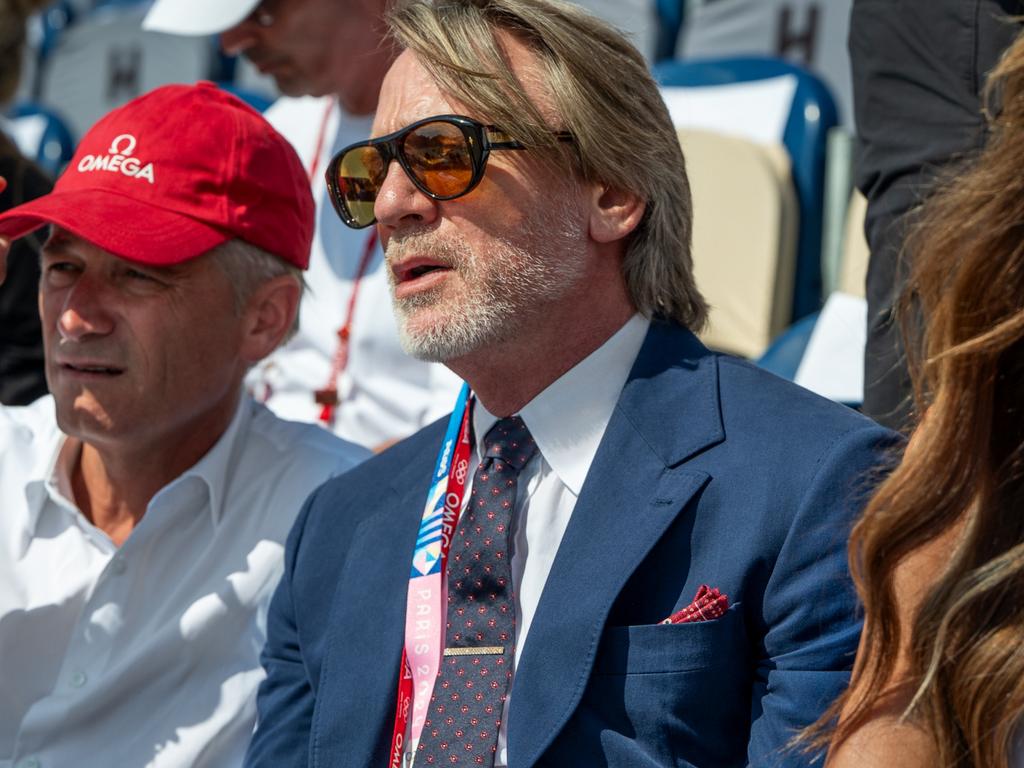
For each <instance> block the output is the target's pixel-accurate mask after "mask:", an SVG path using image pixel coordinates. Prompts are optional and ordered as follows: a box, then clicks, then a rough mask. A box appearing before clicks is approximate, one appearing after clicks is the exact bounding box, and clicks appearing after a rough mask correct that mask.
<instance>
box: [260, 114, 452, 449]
mask: <svg viewBox="0 0 1024 768" xmlns="http://www.w3.org/2000/svg"><path fill="white" fill-rule="evenodd" d="M325 116H328V119H327V122H326V124H325V123H324V117H325ZM266 117H267V119H268V120H269V121H270V123H271V124H272V125H273V126H274V127H275V128H277V130H278V131H280V132H281V134H282V135H284V137H285V138H287V139H288V141H290V142H291V144H292V146H293V147H295V150H296V152H297V153H298V154H299V157H300V158H301V159H302V163H303V165H304V166H305V167H306V169H307V170H309V169H310V168H311V167H312V166H313V164H314V154H315V153H316V150H317V145H318V139H319V138H321V132H322V137H323V141H322V142H319V145H320V152H319V154H318V155H317V156H316V169H315V173H314V174H313V179H312V184H313V197H314V198H315V200H316V236H315V237H314V239H313V250H312V253H311V256H310V263H309V272H308V273H307V275H306V282H307V283H308V285H309V290H308V291H307V293H306V295H305V296H304V297H303V299H302V304H301V307H300V309H299V332H298V334H296V336H295V337H294V338H293V339H291V341H289V342H288V343H287V344H286V345H285V346H284V347H282V348H281V349H279V350H277V352H275V353H274V354H273V355H271V356H270V357H268V358H267V359H266V360H265V361H264V362H263V363H261V364H260V365H259V366H257V367H256V368H255V369H254V370H253V372H252V374H250V377H249V380H248V383H249V386H250V388H251V389H252V390H253V392H254V393H255V394H256V397H257V398H258V399H260V400H263V401H265V402H266V404H267V405H268V406H269V407H270V408H271V410H273V411H274V412H275V413H277V414H278V415H279V416H282V417H284V418H286V419H295V420H297V421H308V422H313V421H316V420H317V418H318V416H319V414H320V410H321V406H320V405H317V404H316V402H315V401H314V395H313V393H314V391H315V390H317V389H320V388H322V387H324V386H325V385H327V384H328V380H329V378H330V374H331V362H332V360H333V358H334V355H335V352H336V350H337V347H338V337H337V332H338V329H339V328H341V326H342V324H343V323H344V322H345V317H346V315H347V313H348V305H349V299H350V297H351V296H352V291H353V286H354V285H355V277H356V274H357V272H358V267H359V262H360V259H361V258H362V255H363V250H364V248H365V245H366V241H367V238H368V237H369V236H370V233H371V232H372V231H373V229H372V228H367V229H352V228H350V227H347V226H346V225H345V224H343V223H342V221H341V219H339V218H338V215H337V213H335V211H334V207H333V205H332V204H331V201H330V199H329V198H328V196H327V185H326V183H325V181H324V171H325V170H326V168H327V165H328V163H329V162H330V160H331V157H333V156H334V154H335V153H336V152H337V151H338V150H340V149H342V148H343V147H345V146H347V145H349V144H352V143H354V142H357V141H363V140H365V139H367V138H369V136H370V130H371V127H372V122H373V118H372V117H353V116H351V115H347V114H344V113H343V112H342V110H341V108H340V107H339V106H337V104H336V102H334V100H333V99H331V98H330V97H322V98H313V97H303V98H297V99H293V98H281V99H278V100H277V101H276V102H275V103H274V105H273V106H272V107H271V108H270V109H269V110H267V113H266ZM336 386H337V389H338V395H339V398H340V400H341V403H340V405H339V406H338V407H337V409H336V413H335V420H334V424H333V430H334V432H335V434H337V435H339V436H341V437H343V438H345V439H346V440H351V441H353V442H355V443H359V444H360V445H365V446H367V447H371V448H372V447H373V446H375V445H378V444H380V443H383V442H385V441H388V440H394V439H397V438H403V437H406V436H408V435H410V434H412V433H413V432H415V431H416V430H418V429H419V428H420V427H423V426H426V425H427V424H429V423H430V422H432V421H434V420H435V419H437V418H439V417H441V416H443V415H445V414H446V413H448V412H449V411H451V409H452V406H453V405H454V403H455V398H456V397H457V395H458V392H459V387H460V386H461V381H460V380H459V379H458V377H457V376H456V375H455V374H453V373H452V372H451V371H449V370H448V369H447V368H445V367H444V366H443V365H439V364H437V363H425V362H422V361H420V360H416V359H415V358H412V357H409V356H408V355H406V354H405V353H404V352H403V351H402V348H401V347H400V346H399V342H398V329H397V326H396V322H395V316H394V313H393V311H392V309H391V292H390V289H389V287H388V281H387V275H386V272H385V268H384V261H383V254H382V252H381V249H380V247H379V246H378V247H377V248H376V249H375V252H374V255H373V257H372V259H371V260H370V264H369V268H368V270H367V272H366V274H365V275H364V276H363V278H362V280H360V281H359V288H358V293H357V297H356V306H355V314H354V316H353V321H352V336H351V341H350V347H349V358H348V364H347V366H346V368H345V371H344V373H343V374H342V375H341V376H340V377H339V380H338V382H337V384H336ZM268 394H269V397H267V395H268Z"/></svg>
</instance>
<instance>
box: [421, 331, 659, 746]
mask: <svg viewBox="0 0 1024 768" xmlns="http://www.w3.org/2000/svg"><path fill="white" fill-rule="evenodd" d="M649 325H650V323H649V321H648V320H647V319H646V318H644V317H642V316H640V315H634V316H633V317H632V318H631V319H630V320H629V321H628V322H627V323H626V324H625V325H624V326H622V328H620V329H619V330H618V331H617V332H616V333H615V334H614V335H613V336H612V337H611V338H610V339H608V341H606V342H605V343H604V344H603V345H601V346H600V347H598V348H597V349H596V350H595V351H594V352H592V353H591V354H590V355H589V356H587V357H586V358H584V359H583V360H582V361H580V362H579V363H577V364H576V366H574V367H573V368H572V369H570V370H569V371H568V372H566V373H565V374H563V375H562V376H561V377H560V378H559V379H557V380H556V381H555V382H553V383H552V384H551V385H550V386H548V388H547V389H545V390H544V391H543V392H541V393H540V394H539V395H537V396H536V397H535V398H533V400H531V401H530V402H529V403H527V404H526V405H525V406H523V408H522V410H521V411H519V416H520V417H522V419H523V422H524V423H525V424H526V427H527V429H529V430H530V434H531V435H533V439H534V441H535V442H536V443H537V453H536V454H534V456H533V458H532V459H530V461H529V462H527V464H526V466H525V467H523V469H522V471H521V472H520V473H519V481H518V488H517V494H516V506H515V516H514V518H513V525H512V541H513V543H512V564H511V567H512V583H513V586H514V588H515V598H516V651H515V659H514V662H513V684H514V679H515V678H514V675H515V668H516V667H517V666H518V665H519V659H520V657H521V656H522V652H523V647H524V646H525V645H526V638H527V635H528V634H529V632H530V624H531V622H532V621H533V616H534V614H535V613H536V612H537V605H538V604H539V603H540V596H541V593H542V592H543V591H544V584H545V582H547V578H548V573H549V572H550V571H551V565H552V564H553V563H554V561H555V555H556V554H557V553H558V547H559V545H560V544H561V543H562V536H563V534H564V533H565V529H566V526H568V525H569V518H570V517H572V513H573V510H574V509H575V508H576V500H577V499H578V498H579V495H580V490H582V488H583V482H584V481H585V480H586V478H587V473H588V472H589V471H590V465H591V463H593V461H594V456H595V455H596V454H597V448H598V446H599V445H600V444H601V438H603V437H604V431H605V428H607V426H608V422H609V421H610V420H611V417H612V412H613V411H614V410H615V404H616V403H617V402H618V401H619V395H620V394H621V392H622V387H623V386H624V385H625V383H626V379H627V378H628V377H629V372H630V370H631V369H632V367H633V363H634V361H635V360H636V356H637V354H638V353H639V351H640V347H641V346H642V345H643V342H644V338H645V337H646V335H647V329H648V327H649ZM497 421H498V417H497V416H494V415H493V414H491V413H489V412H488V411H487V409H486V408H485V407H484V406H483V405H482V404H481V403H480V402H476V403H475V404H474V406H473V434H474V436H475V438H476V450H475V451H474V452H473V454H472V455H471V457H470V472H471V473H472V472H475V471H476V468H477V466H479V464H480V459H481V457H482V456H483V450H484V445H483V442H484V438H485V437H486V435H487V432H488V431H489V430H490V428H491V427H493V426H494V424H495V423H496V422H497ZM471 491H472V481H470V483H469V484H468V486H467V488H466V492H465V496H464V498H463V509H465V505H466V504H467V503H469V495H470V492H471ZM511 704H512V695H511V691H510V693H509V696H508V697H507V698H506V700H505V710H504V712H503V714H502V718H501V728H500V730H499V731H498V754H497V758H496V760H495V766H507V765H508V755H507V744H508V712H509V707H510V706H511ZM407 743H408V739H407ZM416 746H417V745H416V744H413V753H412V754H415V749H416Z"/></svg>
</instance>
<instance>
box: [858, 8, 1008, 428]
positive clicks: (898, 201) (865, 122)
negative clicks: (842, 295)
mask: <svg viewBox="0 0 1024 768" xmlns="http://www.w3.org/2000/svg"><path fill="white" fill-rule="evenodd" d="M1021 13H1024V2H1021V0H976V2H970V3H965V2H960V0H901V2H891V0H857V1H856V2H855V3H854V7H853V15H852V18H851V29H850V57H851V60H852V63H853V76H854V92H855V95H856V120H857V131H858V135H859V157H858V163H857V172H856V175H857V179H856V181H857V186H858V187H859V188H860V190H861V191H862V192H863V193H864V194H865V195H866V196H867V199H868V208H867V238H868V242H869V243H870V246H871V261H870V267H869V269H868V274H867V300H868V338H867V350H866V355H865V396H864V410H865V412H866V413H867V414H868V415H869V416H871V417H873V418H875V419H876V420H879V421H881V422H882V423H883V424H886V425H887V426H890V427H893V428H895V429H900V428H901V427H904V426H906V425H907V424H908V422H909V416H910V413H909V412H910V399H911V398H910V394H911V392H910V378H909V375H908V373H907V366H906V361H905V359H904V355H903V348H902V344H901V343H900V336H899V329H898V328H897V327H896V324H895V322H894V321H893V314H892V307H893V302H894V300H895V298H896V297H897V296H898V295H899V293H900V291H901V289H902V287H903V285H904V284H905V282H906V275H907V269H908V268H909V264H903V265H902V266H901V264H900V252H901V250H902V246H903V239H904V233H905V226H906V224H907V223H908V220H907V218H906V216H907V214H908V213H909V212H910V211H911V210H912V209H913V208H914V207H915V206H916V205H918V204H919V203H920V201H921V199H922V198H923V196H924V194H925V193H926V191H927V189H928V187H929V186H930V185H931V183H932V180H933V179H934V178H935V174H936V172H937V171H939V170H941V169H942V168H943V167H944V166H945V165H946V164H948V163H949V162H950V161H954V160H956V159H958V158H960V157H961V156H962V155H963V154H964V153H969V152H971V151H972V150H974V149H976V148H977V147H979V146H981V144H982V142H983V141H984V138H985V120H984V115H983V112H982V108H981V98H980V93H981V89H982V87H983V84H984V82H985V76H986V75H987V74H988V72H989V71H990V70H991V69H992V68H993V67H994V66H995V64H996V63H997V62H998V61H999V57H1000V56H1001V55H1002V53H1003V51H1004V50H1005V49H1006V47H1007V46H1008V45H1009V44H1010V42H1011V41H1012V40H1013V39H1014V37H1015V36H1016V35H1017V33H1018V31H1019V30H1020V29H1021V21H1020V20H1019V19H1017V20H1014V19H1013V18H1012V16H1013V15H1015V14H1021ZM994 106H995V107H998V105H994Z"/></svg>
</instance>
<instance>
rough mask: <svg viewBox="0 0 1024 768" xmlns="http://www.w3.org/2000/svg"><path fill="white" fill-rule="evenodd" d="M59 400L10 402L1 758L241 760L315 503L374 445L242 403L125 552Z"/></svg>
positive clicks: (0, 445) (54, 766)
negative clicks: (295, 531)
mask: <svg viewBox="0 0 1024 768" xmlns="http://www.w3.org/2000/svg"><path fill="white" fill-rule="evenodd" d="M80 452H81V443H80V442H79V441H78V440H75V439H72V438H68V437H66V436H64V435H63V434H61V432H60V431H59V429H58V428H57V425H56V419H55V415H54V405H53V400H52V398H50V397H45V398H43V399H41V400H38V401H37V402H35V403H34V404H32V405H30V406H27V407H24V408H0V509H2V514H0V768H12V766H13V767H14V768H65V766H83V765H88V766H93V765H95V766H99V765H103V766H124V767H125V768H142V767H143V766H152V767H153V768H172V767H173V768H184V767H185V766H189V768H202V766H210V768H225V767H226V766H227V767H229V766H232V765H240V764H241V762H242V758H243V756H244V753H245V749H246V746H247V744H248V741H249V737H250V735H251V733H252V729H253V724H254V722H255V717H256V707H255V695H256V688H257V685H258V684H259V682H260V680H261V679H262V678H263V671H262V669H261V667H260V664H259V653H260V650H261V648H262V647H263V642H264V639H265V636H266V611H267V605H268V603H269V600H270V596H271V594H272V592H273V590H274V587H275V585H276V583H277V581H278V579H279V577H280V575H281V571H282V567H283V544H284V539H285V536H286V535H287V533H288V530H289V528H290V527H291V523H292V521H293V520H294V518H295V515H296V513H297V511H298V509H299V508H300V506H301V504H302V502H303V500H304V499H305V497H306V496H307V495H308V494H309V493H310V491H311V490H313V489H314V488H315V487H316V486H317V485H319V484H320V483H321V482H323V481H324V480H326V479H327V478H328V477H330V476H331V475H334V474H337V473H339V472H342V471H344V470H346V469H348V468H350V467H351V466H353V465H354V464H356V463H357V462H359V461H360V460H362V459H363V458H364V457H365V456H366V455H367V452H366V451H365V450H364V449H362V448H360V447H358V446H355V445H351V444H347V443H344V442H342V441H341V440H338V439H337V438H335V437H334V436H333V435H330V434H329V433H328V432H326V431H325V430H322V429H320V428H318V427H315V426H312V425H308V424H295V423H291V422H285V421H282V420H280V419H278V418H276V417H275V416H274V415H273V414H271V413H270V412H269V411H268V410H267V409H266V408H264V407H263V406H260V405H257V404H255V403H253V402H252V400H250V399H249V398H243V400H242V402H241V403H240V405H239V407H238V410H237V412H236V413H235V415H234V417H233V419H232V421H231V424H230V426H229V427H228V429H227V430H226V431H225V433H224V434H223V435H222V436H221V438H220V440H219V441H218V442H217V443H216V444H215V445H214V447H213V448H211V449H210V451H209V452H208V453H207V454H206V455H205V456H204V457H203V458H202V459H200V460H199V461H198V462H197V463H196V464H195V465H194V466H193V467H192V468H191V469H189V470H188V471H186V472H185V473H183V474H182V475H181V476H180V477H178V478H177V479H176V480H174V481H173V482H171V483H169V484H168V485H166V486H165V487H164V488H162V489H161V490H160V491H159V492H158V493H157V494H156V495H155V496H154V497H153V499H152V501H151V502H150V503H149V506H148V507H147V509H146V513H145V515H144V517H143V518H142V519H141V520H140V522H139V523H138V525H137V526H136V527H135V529H134V530H133V531H132V533H131V535H130V536H129V537H128V538H127V540H126V541H125V542H124V543H123V545H122V546H121V547H120V548H118V547H117V546H115V545H114V543H113V542H112V541H111V540H110V538H108V537H107V535H106V534H105V533H103V532H102V531H101V530H99V529H98V528H96V527H95V526H93V525H92V524H91V523H90V522H89V521H88V520H87V519H86V518H85V516H84V515H82V513H81V512H80V511H79V510H78V508H77V507H76V506H75V503H74V501H73V494H72V492H71V480H70V478H71V470H72V469H73V467H74V464H75V462H76V461H77V459H78V456H79V455H80Z"/></svg>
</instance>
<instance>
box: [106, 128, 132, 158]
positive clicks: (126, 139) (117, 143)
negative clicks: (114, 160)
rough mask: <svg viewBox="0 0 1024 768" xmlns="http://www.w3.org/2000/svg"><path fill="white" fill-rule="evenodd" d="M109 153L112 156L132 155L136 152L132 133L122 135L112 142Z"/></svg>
mask: <svg viewBox="0 0 1024 768" xmlns="http://www.w3.org/2000/svg"><path fill="white" fill-rule="evenodd" d="M122 143H123V144H124V147H123V148H122ZM107 151H108V152H109V153H110V154H112V155H131V153H132V152H134V151H135V137H134V136H132V135H131V134H130V133H122V134H121V135H120V136H118V137H116V138H115V139H114V140H113V141H112V142H110V149H108V150H107Z"/></svg>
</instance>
